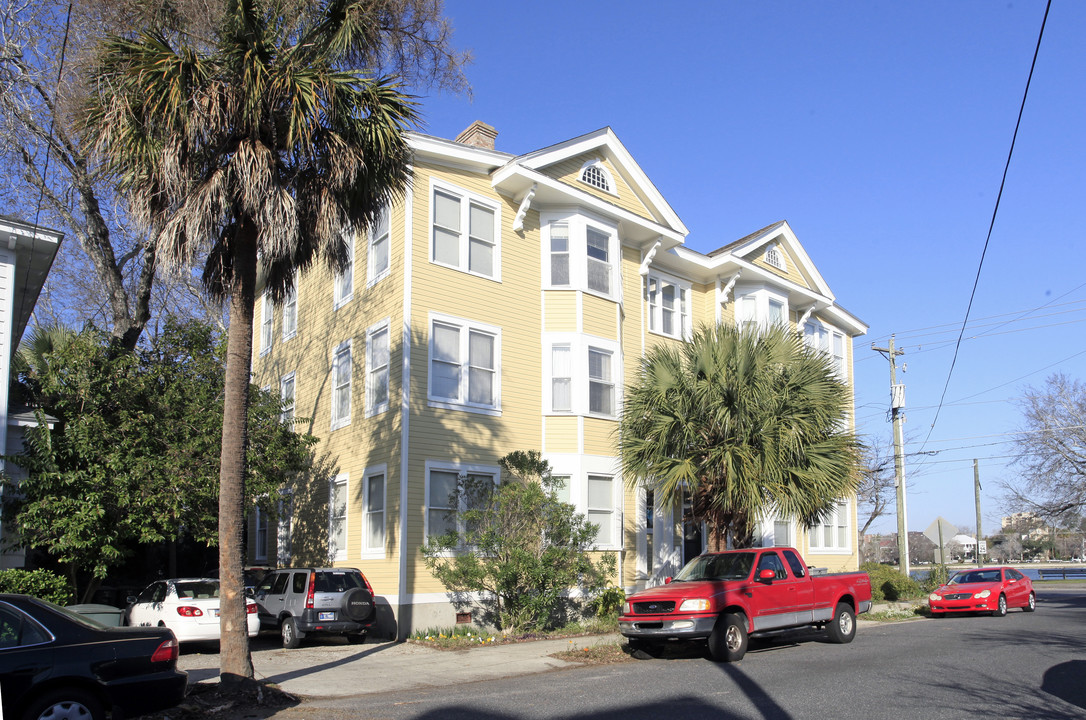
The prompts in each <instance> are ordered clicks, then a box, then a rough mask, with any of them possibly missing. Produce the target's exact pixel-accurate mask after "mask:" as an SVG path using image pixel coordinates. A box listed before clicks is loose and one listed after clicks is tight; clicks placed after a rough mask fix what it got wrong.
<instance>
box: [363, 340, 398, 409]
mask: <svg viewBox="0 0 1086 720" xmlns="http://www.w3.org/2000/svg"><path fill="white" fill-rule="evenodd" d="M390 324H391V320H390V318H385V319H384V320H382V321H381V322H378V323H374V324H373V325H370V326H369V327H368V328H366V417H373V416H374V415H379V414H381V413H383V412H387V411H388V409H389V408H390V407H391V398H392V331H391V329H390ZM382 330H384V331H385V334H386V335H387V337H388V356H389V357H388V364H387V365H386V366H385V372H386V373H387V374H388V385H387V387H388V392H387V394H386V396H385V399H384V402H380V403H377V404H373V402H372V398H373V384H372V383H371V379H372V373H373V353H372V348H373V336H374V335H375V334H376V333H379V332H381V331H382Z"/></svg>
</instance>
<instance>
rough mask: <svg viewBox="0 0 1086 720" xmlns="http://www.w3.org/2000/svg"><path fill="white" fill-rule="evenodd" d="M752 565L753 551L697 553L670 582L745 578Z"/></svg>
mask: <svg viewBox="0 0 1086 720" xmlns="http://www.w3.org/2000/svg"><path fill="white" fill-rule="evenodd" d="M752 567H754V553H752V552H736V553H721V554H719V555H699V556H698V557H696V558H694V559H693V560H691V561H690V562H688V563H687V564H686V567H684V568H683V569H682V570H680V571H679V574H678V575H676V576H675V579H674V580H673V581H672V582H685V581H690V580H745V579H746V578H747V577H749V576H750V569H751V568H752Z"/></svg>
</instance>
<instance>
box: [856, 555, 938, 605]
mask: <svg viewBox="0 0 1086 720" xmlns="http://www.w3.org/2000/svg"><path fill="white" fill-rule="evenodd" d="M860 569H861V570H863V571H864V572H866V573H867V574H868V575H869V576H870V577H871V599H872V600H875V601H880V600H902V599H904V598H917V597H921V596H922V595H923V590H922V589H921V587H920V583H918V582H916V581H915V580H913V579H912V578H910V577H908V576H906V575H905V574H903V573H902V572H901V571H899V570H898V569H897V568H894V567H891V566H889V565H880V564H879V563H874V562H868V563H864V564H863V565H861V566H860Z"/></svg>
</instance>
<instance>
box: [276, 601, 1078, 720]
mask: <svg viewBox="0 0 1086 720" xmlns="http://www.w3.org/2000/svg"><path fill="white" fill-rule="evenodd" d="M1038 598H1039V604H1038V609H1037V612H1035V613H1025V612H1022V611H1021V610H1012V611H1011V612H1010V613H1009V614H1008V615H1007V617H1004V618H993V617H987V616H983V617H982V616H970V617H951V618H945V619H941V620H928V619H923V620H915V621H907V622H901V623H878V624H867V623H865V624H864V626H863V627H862V628H861V629H860V631H859V633H858V634H857V637H856V640H855V641H854V642H853V643H852V644H850V645H833V644H830V643H828V642H826V641H825V640H824V639H823V638H822V636H820V635H818V634H812V633H809V634H805V635H792V636H786V637H782V638H776V639H773V640H771V641H770V640H761V641H752V644H751V651H750V652H748V654H747V656H746V657H745V658H744V659H743V661H742V662H740V663H735V664H717V663H713V662H711V661H709V660H707V659H705V657H704V655H703V654H702V653H701V652H699V651H697V650H689V651H683V650H682V649H671V650H669V651H667V652H665V653H664V654H663V655H662V656H661V657H658V658H653V659H648V660H639V661H637V662H629V663H622V664H617V665H609V666H595V667H591V666H590V667H577V668H570V669H556V670H552V671H549V672H542V673H536V674H532V675H524V676H520V677H515V678H507V679H504V680H495V681H487V682H471V683H463V684H456V685H449V686H445V687H441V688H420V689H413V690H409V691H402V692H389V693H382V692H376V693H375V692H373V690H374V688H372V687H369V688H367V689H368V690H369V693H368V694H366V695H365V696H357V697H339V698H323V699H318V698H314V699H310V700H309V701H307V702H306V703H304V704H303V705H302V706H299V707H297V708H291V709H289V710H284V711H281V712H279V713H276V714H275V715H274V717H275V718H277V719H279V718H281V719H282V720H294V719H295V718H297V719H299V720H300V719H301V718H306V719H307V720H331V719H333V718H334V719H335V720H341V719H342V720H346V719H348V718H350V719H355V718H357V719H359V720H362V719H370V718H382V719H385V718H387V719H391V720H400V719H408V718H410V719H413V720H456V719H457V718H465V719H466V718H471V719H472V720H535V719H543V718H570V719H573V720H581V719H582V718H583V719H584V720H588V719H589V718H592V719H593V720H639V719H642V718H643V719H645V720H649V719H650V718H651V720H659V719H660V718H669V717H671V718H683V720H686V719H698V718H714V720H740V719H742V720H748V719H749V720H769V719H773V720H777V719H797V720H798V719H800V718H818V719H819V720H825V719H826V718H839V719H841V720H852V719H855V720H861V719H862V720H872V719H873V718H874V719H877V718H893V719H894V720H907V719H909V718H925V719H927V718H939V719H940V720H951V719H953V718H981V717H987V718H1047V719H1052V720H1064V719H1068V720H1069V719H1071V718H1083V719H1086V586H1083V585H1054V586H1046V585H1041V586H1040V587H1039V588H1038ZM358 682H359V683H360V684H364V683H366V678H365V677H359V678H358Z"/></svg>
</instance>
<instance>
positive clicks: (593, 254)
mask: <svg viewBox="0 0 1086 720" xmlns="http://www.w3.org/2000/svg"><path fill="white" fill-rule="evenodd" d="M540 222H541V223H542V226H543V247H542V252H543V258H542V260H543V278H542V279H543V286H544V287H545V288H553V289H569V290H585V291H588V292H592V293H596V294H599V295H603V296H606V297H607V298H610V299H618V296H619V295H620V294H621V293H620V289H619V286H618V275H617V273H618V259H619V254H620V250H619V239H618V231H617V229H616V228H614V227H613V226H610V225H607V224H604V223H602V222H599V221H597V220H595V219H590V218H588V217H586V216H584V215H581V214H579V213H553V214H552V213H545V214H543V215H542V216H541V218H540Z"/></svg>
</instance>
